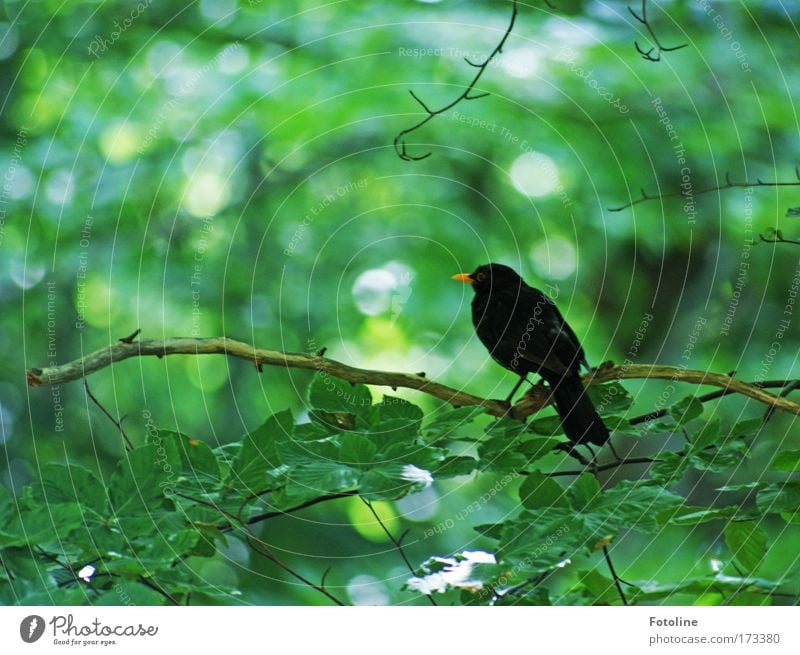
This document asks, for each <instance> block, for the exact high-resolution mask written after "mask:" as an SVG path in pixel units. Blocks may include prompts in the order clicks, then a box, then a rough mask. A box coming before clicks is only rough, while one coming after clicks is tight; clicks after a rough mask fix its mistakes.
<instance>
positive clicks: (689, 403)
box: [669, 396, 703, 425]
mask: <svg viewBox="0 0 800 655" xmlns="http://www.w3.org/2000/svg"><path fill="white" fill-rule="evenodd" d="M702 413H703V403H701V402H700V401H699V400H698V399H697V397H696V396H686V397H685V398H681V399H680V400H679V401H678V402H676V403H675V404H674V405H672V406H671V407H670V408H669V415H670V416H671V417H672V418H673V419H674V420H675V422H676V423H677V424H678V425H686V424H687V423H688V422H689V421H691V420H693V419H696V418H697V417H699V416H700V415H701V414H702Z"/></svg>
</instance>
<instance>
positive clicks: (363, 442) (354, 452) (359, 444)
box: [339, 433, 378, 467]
mask: <svg viewBox="0 0 800 655" xmlns="http://www.w3.org/2000/svg"><path fill="white" fill-rule="evenodd" d="M340 441H341V444H342V446H341V449H340V450H339V458H340V459H341V461H342V462H343V463H344V464H349V465H351V466H357V467H367V466H370V465H371V464H372V463H373V461H374V459H375V453H376V452H377V450H378V449H377V447H376V446H375V444H374V443H373V442H372V441H371V440H370V439H369V438H368V437H366V436H363V435H360V434H354V433H347V434H343V435H342V436H341V440H340Z"/></svg>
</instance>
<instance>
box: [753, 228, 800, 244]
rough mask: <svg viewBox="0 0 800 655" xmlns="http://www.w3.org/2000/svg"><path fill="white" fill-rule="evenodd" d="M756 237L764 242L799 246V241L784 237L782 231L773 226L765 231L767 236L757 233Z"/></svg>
mask: <svg viewBox="0 0 800 655" xmlns="http://www.w3.org/2000/svg"><path fill="white" fill-rule="evenodd" d="M758 238H759V239H760V240H761V241H762V242H764V243H790V244H792V245H793V246H800V241H797V240H795V239H786V238H785V237H784V236H783V232H782V231H781V230H778V229H777V228H774V227H773V228H770V229H769V230H768V231H767V236H764V235H763V234H759V235H758Z"/></svg>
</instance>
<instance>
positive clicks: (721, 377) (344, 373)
mask: <svg viewBox="0 0 800 655" xmlns="http://www.w3.org/2000/svg"><path fill="white" fill-rule="evenodd" d="M207 354H224V355H228V356H229V357H237V358H240V359H244V360H247V361H250V362H254V363H256V364H259V365H262V364H265V365H269V366H280V367H285V368H300V369H308V370H313V371H317V372H320V373H325V374H327V375H331V376H333V377H337V378H340V379H342V380H347V381H348V382H351V383H354V384H356V383H361V384H371V385H376V386H387V387H391V388H392V389H396V388H398V387H403V388H407V389H416V390H417V391H421V392H423V393H426V394H428V395H430V396H433V397H435V398H438V399H440V400H443V401H445V402H447V403H449V404H451V405H453V406H454V407H463V406H470V405H480V406H482V407H483V408H484V409H485V411H486V413H488V414H491V415H492V416H499V417H504V416H510V417H511V418H515V419H517V420H522V419H524V418H526V417H528V416H530V415H532V414H535V413H536V412H538V411H539V410H540V409H542V408H544V407H547V406H548V405H549V404H550V401H551V398H550V393H549V389H547V388H546V387H544V386H537V387H533V388H532V389H531V390H530V391H528V392H527V393H526V394H525V395H524V396H523V397H522V398H521V399H519V400H518V401H517V402H516V403H515V404H514V405H513V407H509V406H508V405H507V404H506V403H504V402H503V401H501V400H493V399H489V398H481V397H480V396H475V395H473V394H470V393H466V392H464V391H462V390H460V389H454V388H452V387H448V386H446V385H444V384H440V383H438V382H433V381H431V380H429V379H428V378H427V377H423V376H421V375H418V374H412V373H398V372H390V371H375V370H369V369H363V368H356V367H354V366H348V365H347V364H342V363H341V362H337V361H335V360H333V359H329V358H327V357H317V356H315V355H306V354H301V353H287V352H282V351H279V350H265V349H261V348H255V347H253V346H252V345H250V344H247V343H243V342H241V341H235V340H234V339H228V338H226V337H209V338H197V339H195V338H189V337H179V338H173V339H144V340H141V341H136V342H134V343H131V344H126V343H120V342H117V343H113V344H111V345H109V346H106V347H105V348H101V349H100V350H97V351H95V352H93V353H90V354H88V355H86V356H85V357H82V358H80V359H77V360H75V361H73V362H70V363H68V364H62V365H60V366H50V367H45V368H31V369H28V371H27V381H28V384H29V385H31V386H41V385H52V384H60V383H63V382H69V381H71V380H81V379H83V378H84V377H86V376H87V375H89V374H91V373H94V372H95V371H99V370H101V369H103V368H105V367H107V366H111V365H113V364H118V363H119V362H121V361H122V360H124V359H128V358H131V357H144V356H155V357H164V356H166V355H207ZM623 379H657V380H670V381H672V382H687V383H690V384H697V385H707V386H715V387H720V388H722V389H725V390H727V392H729V393H738V394H741V395H743V396H747V397H748V398H752V399H753V400H757V401H758V402H760V403H764V404H765V405H768V406H774V407H775V409H778V410H781V411H784V412H789V413H791V414H796V415H799V416H800V404H798V403H796V402H793V401H791V400H789V399H787V398H781V397H779V396H775V395H773V394H771V393H769V392H767V391H765V390H764V389H763V388H762V387H761V386H760V385H755V384H747V383H746V382H742V381H741V380H738V379H736V378H734V377H732V376H731V375H728V374H726V373H713V372H710V371H703V370H699V369H685V368H682V367H680V366H664V365H661V364H631V365H621V366H615V365H614V364H612V363H609V364H606V365H603V366H600V367H599V368H596V369H594V370H593V371H591V372H589V373H587V374H586V375H585V376H584V377H583V384H584V386H591V385H595V384H601V383H603V382H610V381H619V380H623Z"/></svg>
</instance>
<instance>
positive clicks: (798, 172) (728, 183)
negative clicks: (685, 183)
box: [608, 166, 800, 212]
mask: <svg viewBox="0 0 800 655" xmlns="http://www.w3.org/2000/svg"><path fill="white" fill-rule="evenodd" d="M794 172H795V176H796V177H797V181H796V182H765V181H764V180H762V179H761V178H756V181H755V182H749V181H748V180H744V181H743V182H734V181H733V180H731V174H730V173H729V172H726V173H725V184H718V185H716V186H712V187H708V188H707V189H699V190H694V189H690V190H689V191H670V192H669V193H657V194H653V195H651V194H649V193H647V191H645V190H644V188H642V189H640V193H641V194H642V197H641V198H637V199H636V200H632V201H631V202H627V203H625V204H624V205H620V206H619V207H609V208H608V211H610V212H621V211H622V210H623V209H628V208H629V207H633V206H634V205H638V204H639V203H641V202H647V201H648V200H663V199H665V198H684V197H686V198H691V197H694V196H700V195H703V194H704V193H713V192H714V191H724V190H725V189H750V188H752V187H780V186H800V166H797V167H795V171H794Z"/></svg>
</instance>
